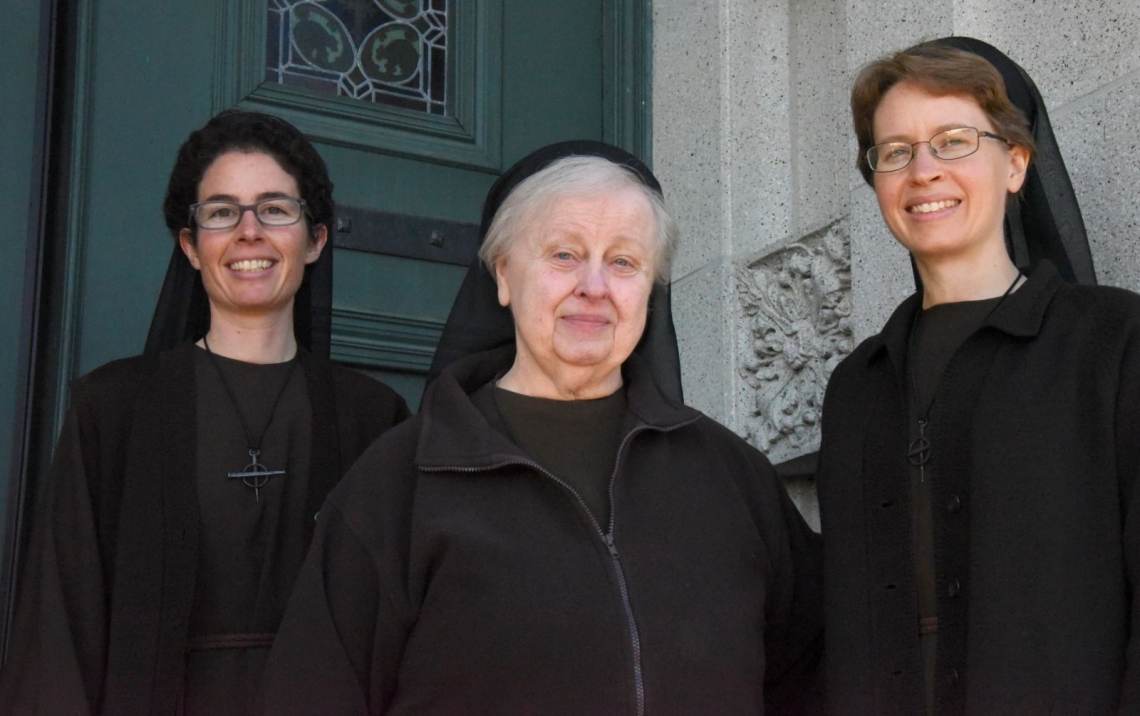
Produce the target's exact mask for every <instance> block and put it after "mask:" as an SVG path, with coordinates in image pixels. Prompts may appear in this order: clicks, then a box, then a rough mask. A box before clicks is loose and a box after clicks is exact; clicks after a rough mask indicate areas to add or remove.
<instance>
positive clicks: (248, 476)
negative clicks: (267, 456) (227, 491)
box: [227, 448, 285, 502]
mask: <svg viewBox="0 0 1140 716" xmlns="http://www.w3.org/2000/svg"><path fill="white" fill-rule="evenodd" d="M260 454H261V451H260V450H254V449H252V448H250V451H249V458H250V462H249V464H248V465H246V466H245V469H244V470H242V471H241V472H231V473H227V476H228V477H229V478H230V479H231V480H233V479H235V478H239V477H240V478H241V481H242V482H243V483H245V486H246V487H252V488H253V499H254V501H256V502H261V488H263V487H265V485H266V483H268V482H269V478H271V477H273V476H274V475H284V474H285V471H284V470H270V469H269V468H267V467H266V466H265V465H262V464H261V463H260V462H258V460H257V456H258V455H260Z"/></svg>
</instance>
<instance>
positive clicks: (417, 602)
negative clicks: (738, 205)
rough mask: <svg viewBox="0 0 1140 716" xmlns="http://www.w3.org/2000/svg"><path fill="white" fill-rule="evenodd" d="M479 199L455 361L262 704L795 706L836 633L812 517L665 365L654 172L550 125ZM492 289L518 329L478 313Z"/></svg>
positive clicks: (390, 463) (639, 710) (327, 541)
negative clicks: (824, 618) (823, 605)
mask: <svg viewBox="0 0 1140 716" xmlns="http://www.w3.org/2000/svg"><path fill="white" fill-rule="evenodd" d="M485 217H491V220H490V221H489V224H488V222H485V226H486V228H487V230H486V232H485V235H486V238H485V242H484V245H483V248H482V250H481V258H482V259H483V261H484V264H485V268H484V267H483V266H478V267H473V272H474V274H473V275H474V276H476V279H477V280H475V281H474V282H472V281H470V280H469V282H468V284H467V285H466V286H465V290H464V291H463V292H461V295H460V298H459V299H458V300H457V302H456V307H455V309H453V318H455V317H456V316H464V318H462V319H456V320H452V321H451V322H449V328H448V331H446V332H445V336H444V339H443V341H442V346H441V349H440V351H441V355H445V356H446V358H445V359H444V361H443V362H450V364H449V365H447V366H446V367H444V368H443V370H442V373H441V374H440V376H439V377H438V378H437V379H436V380H435V381H434V382H433V383H432V385H431V386H430V387H429V389H428V391H427V393H426V394H425V397H424V400H423V407H422V410H421V412H420V414H419V415H418V416H416V417H415V418H413V419H412V420H411V421H409V422H408V423H406V424H404V425H403V426H402V427H400V428H397V429H396V430H394V431H392V432H390V433H388V434H387V435H386V436H384V437H383V438H382V439H380V440H379V441H377V442H376V443H375V444H374V445H373V446H372V448H371V449H370V450H369V451H368V452H366V453H365V455H364V456H363V457H362V458H361V460H360V461H359V462H358V463H357V464H356V466H355V467H354V468H353V469H352V470H351V471H350V472H349V474H348V476H347V477H346V478H345V480H344V481H343V482H342V483H341V486H340V487H339V488H338V489H337V490H336V491H335V492H334V493H333V494H332V495H330V498H329V500H328V501H327V502H326V503H325V506H324V507H323V508H322V509H321V513H320V519H319V524H318V527H317V536H316V537H315V541H314V546H313V549H312V550H311V552H310V554H309V557H308V560H307V562H306V565H305V567H304V568H303V570H302V576H301V578H300V580H299V584H298V587H297V590H296V591H295V593H294V597H293V600H292V602H291V604H290V607H289V610H288V612H287V616H286V618H285V624H284V626H283V627H282V629H281V634H280V637H279V638H278V641H277V644H276V646H275V647H274V651H273V654H272V655H271V657H270V665H269V667H268V670H269V676H268V677H267V679H266V682H265V685H264V689H263V694H262V695H263V702H264V704H263V708H264V710H265V712H266V713H274V714H277V713H306V714H309V713H311V714H317V713H320V714H339V713H354V714H355V713H371V714H376V713H542V714H556V713H566V714H585V713H589V714H599V713H628V714H643V713H646V712H649V713H654V714H659V713H710V712H711V713H718V714H730V713H741V714H744V713H747V714H758V713H763V712H764V710H765V708H766V707H767V708H769V710H770V711H772V712H778V713H789V712H791V711H794V709H795V708H796V707H797V706H798V703H799V702H798V699H799V698H800V697H801V689H802V687H803V686H804V684H805V682H806V681H807V678H806V675H807V674H810V672H811V670H812V668H813V664H814V662H815V660H816V657H817V656H818V654H819V650H820V646H821V644H820V638H821V637H820V613H819V609H820V595H819V583H820V579H819V544H818V536H817V535H815V534H814V533H813V532H812V531H811V530H810V529H809V528H808V527H807V526H806V524H805V523H804V521H803V520H802V519H801V517H800V515H799V513H798V512H797V511H796V508H795V507H794V506H793V505H792V503H791V502H790V500H789V499H788V496H787V494H786V493H785V491H784V488H783V486H782V485H781V483H780V481H779V479H778V478H777V476H776V474H775V472H774V471H773V469H772V467H771V465H770V464H769V463H768V461H767V460H766V459H765V458H764V456H763V455H761V454H760V453H759V452H758V451H757V450H755V449H754V448H752V447H751V446H749V445H748V444H747V443H745V442H744V441H743V440H741V439H740V438H739V437H737V436H736V435H734V434H733V433H732V432H730V431H729V430H727V429H725V428H724V427H722V426H720V425H718V424H717V423H715V422H714V421H712V420H710V419H709V418H707V417H706V416H704V415H702V414H701V413H699V412H698V411H696V410H694V409H692V408H689V407H686V406H684V405H683V404H682V403H681V402H680V400H679V395H677V393H679V390H677V388H678V387H679V380H676V379H675V378H676V376H675V375H674V376H672V378H670V377H668V376H667V374H668V373H669V372H670V371H675V366H676V347H675V344H672V341H671V338H672V337H671V335H666V336H665V337H664V338H663V337H662V336H663V335H665V334H671V323H670V320H669V319H668V315H667V314H668V307H667V303H665V302H662V301H658V300H651V296H661V295H664V293H663V290H662V289H663V287H659V288H658V290H657V291H655V290H654V286H655V284H661V283H664V280H665V278H666V276H667V272H668V266H669V258H670V254H671V252H672V249H673V245H674V244H675V241H676V235H677V229H676V225H675V223H674V221H673V220H672V218H670V216H669V214H668V212H667V211H666V209H665V205H664V202H663V199H662V195H661V192H660V187H659V185H658V184H657V182H656V180H655V179H653V177H652V175H651V174H650V173H649V170H648V169H647V168H645V166H644V165H643V164H641V163H640V162H638V161H637V160H636V159H635V158H633V157H632V156H630V155H628V154H626V153H625V152H622V151H620V150H617V149H614V148H613V147H608V146H606V145H601V144H597V143H593V142H575V143H566V144H561V145H554V146H552V147H547V148H545V149H543V150H540V151H539V152H537V153H535V154H534V155H531V156H530V157H527V158H526V159H524V160H523V161H521V162H520V163H519V164H518V165H516V167H515V168H513V169H512V170H511V171H509V172H508V173H507V174H506V175H505V176H504V177H503V178H502V179H501V180H500V181H499V183H498V184H496V186H495V187H494V188H493V189H492V190H491V193H490V195H489V197H488V203H487V208H486V212H485ZM492 274H493V276H494V282H493V283H492V282H491V281H489V280H486V279H488V278H489V277H490V276H491V275H492ZM479 276H482V278H478V277H479ZM469 278H470V277H469ZM481 282H482V286H483V288H479V286H480V283H481ZM492 286H493V287H494V288H493V295H494V298H496V299H497V303H498V305H499V306H500V307H502V308H498V309H497V310H503V311H504V312H505V311H506V310H507V309H509V316H510V318H511V319H512V320H510V321H508V322H507V323H506V324H504V323H503V322H502V320H501V317H499V318H495V317H492V316H489V315H479V314H480V312H481V310H482V309H480V308H479V306H480V305H481V301H482V302H483V303H486V302H487V299H488V298H489V294H490V291H491V287H492ZM468 289H470V290H468ZM651 304H652V305H651ZM647 322H648V323H649V324H650V325H653V326H657V327H658V328H660V327H661V326H663V325H664V326H666V327H667V330H665V334H663V333H662V332H661V331H659V330H657V329H656V328H655V329H654V334H655V335H652V336H643V334H645V333H647V331H646V326H647ZM503 325H506V326H508V331H509V332H508V333H505V334H502V333H503V332H502V331H501V327H502V326H503ZM496 326H499V327H500V328H496ZM496 331H499V332H500V334H501V335H499V338H500V339H504V340H498V341H496V340H495V339H494V334H495V333H496ZM473 336H474V338H473ZM496 342H498V343H504V344H503V345H500V346H499V347H497V348H492V349H491V350H489V351H481V352H476V353H473V354H470V355H464V353H465V352H467V351H468V350H469V349H478V348H481V347H486V346H489V345H494V344H495V343H496ZM639 342H640V343H641V348H639V349H638V350H637V351H635V347H637V346H638V345H639ZM480 343H481V344H482V345H479V344H480ZM457 344H458V345H459V346H460V347H457ZM452 361H453V362H452ZM662 375H666V377H665V378H662V377H659V376H662ZM662 383H664V384H666V387H664V388H662V387H660V384H662Z"/></svg>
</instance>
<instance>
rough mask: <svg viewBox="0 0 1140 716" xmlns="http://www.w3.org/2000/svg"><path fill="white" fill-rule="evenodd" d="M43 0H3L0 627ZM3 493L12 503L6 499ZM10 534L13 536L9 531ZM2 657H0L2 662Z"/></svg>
mask: <svg viewBox="0 0 1140 716" xmlns="http://www.w3.org/2000/svg"><path fill="white" fill-rule="evenodd" d="M41 5H42V4H41V3H38V2H18V1H16V0H4V2H2V3H0V15H2V16H3V17H4V29H5V35H6V40H5V42H4V43H3V44H2V45H0V65H2V66H3V67H5V68H6V69H5V71H4V73H3V75H2V76H0V97H3V98H4V101H5V108H4V111H3V112H0V157H4V171H3V172H0V216H4V217H6V219H5V222H4V223H5V227H4V230H3V231H2V232H0V247H2V248H3V254H4V257H5V260H4V261H3V262H0V346H4V349H3V350H0V526H2V527H0V555H2V557H0V564H2V565H3V570H4V572H3V574H2V575H0V610H3V611H2V613H0V629H3V627H4V626H5V625H6V623H7V619H8V615H9V613H10V608H11V604H12V602H13V596H14V595H13V594H12V592H11V590H10V587H11V586H12V585H14V583H15V572H16V570H15V567H16V565H17V560H16V559H15V555H14V553H13V552H12V544H11V540H12V536H13V535H14V534H16V531H17V530H18V527H19V523H18V522H17V519H16V518H17V517H18V506H19V501H20V498H21V494H20V487H21V486H20V484H19V475H20V472H21V470H22V468H21V462H22V460H21V459H20V458H23V459H25V460H27V459H31V458H32V456H30V455H24V454H23V442H24V410H23V406H24V403H25V399H26V397H27V391H28V386H27V385H26V384H24V383H23V381H24V380H26V378H27V375H28V370H29V368H30V366H28V365H26V364H24V363H25V360H24V359H25V346H23V345H21V333H22V331H23V325H22V324H23V312H24V308H25V304H24V301H25V262H26V261H27V260H28V259H29V258H33V257H29V255H28V251H27V249H28V242H27V240H28V235H29V232H30V231H35V230H36V226H37V225H38V223H39V222H38V216H37V214H38V212H37V211H36V209H37V208H38V201H36V196H35V189H34V188H33V186H32V181H33V172H34V171H35V162H36V160H35V151H36V141H35V139H36V135H37V127H36V110H37V107H36V103H37V80H38V73H39V67H38V63H37V62H36V61H35V60H36V58H38V57H39V56H40V49H41V47H40V42H41V33H40V32H39V28H40V11H41ZM9 495H11V497H12V499H11V501H9ZM9 530H11V531H9ZM2 656H3V654H2V653H0V658H2Z"/></svg>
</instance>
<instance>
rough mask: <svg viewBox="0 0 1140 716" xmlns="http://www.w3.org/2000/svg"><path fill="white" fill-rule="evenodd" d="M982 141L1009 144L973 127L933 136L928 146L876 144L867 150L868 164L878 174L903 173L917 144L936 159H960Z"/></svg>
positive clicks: (947, 131)
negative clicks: (983, 139)
mask: <svg viewBox="0 0 1140 716" xmlns="http://www.w3.org/2000/svg"><path fill="white" fill-rule="evenodd" d="M982 137H989V138H990V139H997V140H999V141H1002V142H1005V143H1006V144H1008V143H1009V140H1008V139H1006V138H1005V137H1001V136H998V135H996V134H992V133H990V132H984V131H982V130H979V129H975V128H974V127H957V128H955V129H948V130H946V131H945V132H939V133H938V134H935V135H934V136H933V137H931V138H930V141H929V142H915V143H914V144H907V143H906V142H885V143H883V144H876V145H875V146H873V147H871V148H870V149H868V150H867V163H868V164H870V165H871V171H873V172H879V173H881V174H882V173H886V172H897V171H898V170H900V169H906V167H907V166H908V165H910V163H911V161H912V160H913V159H914V152H915V148H916V147H917V146H918V145H919V144H929V145H930V152H931V154H933V155H934V156H936V157H938V158H939V159H945V160H950V159H962V158H963V157H968V156H970V155H971V154H973V153H974V152H976V151H978V146H979V144H980V143H981V138H982Z"/></svg>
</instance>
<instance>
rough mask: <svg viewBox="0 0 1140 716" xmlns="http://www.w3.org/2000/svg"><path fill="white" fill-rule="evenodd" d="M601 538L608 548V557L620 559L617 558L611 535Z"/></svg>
mask: <svg viewBox="0 0 1140 716" xmlns="http://www.w3.org/2000/svg"><path fill="white" fill-rule="evenodd" d="M602 538H603V539H604V540H605V542H606V546H607V547H609V548H610V556H611V557H613V558H614V559H620V557H618V551H617V547H615V546H614V536H613V534H606V535H602Z"/></svg>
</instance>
